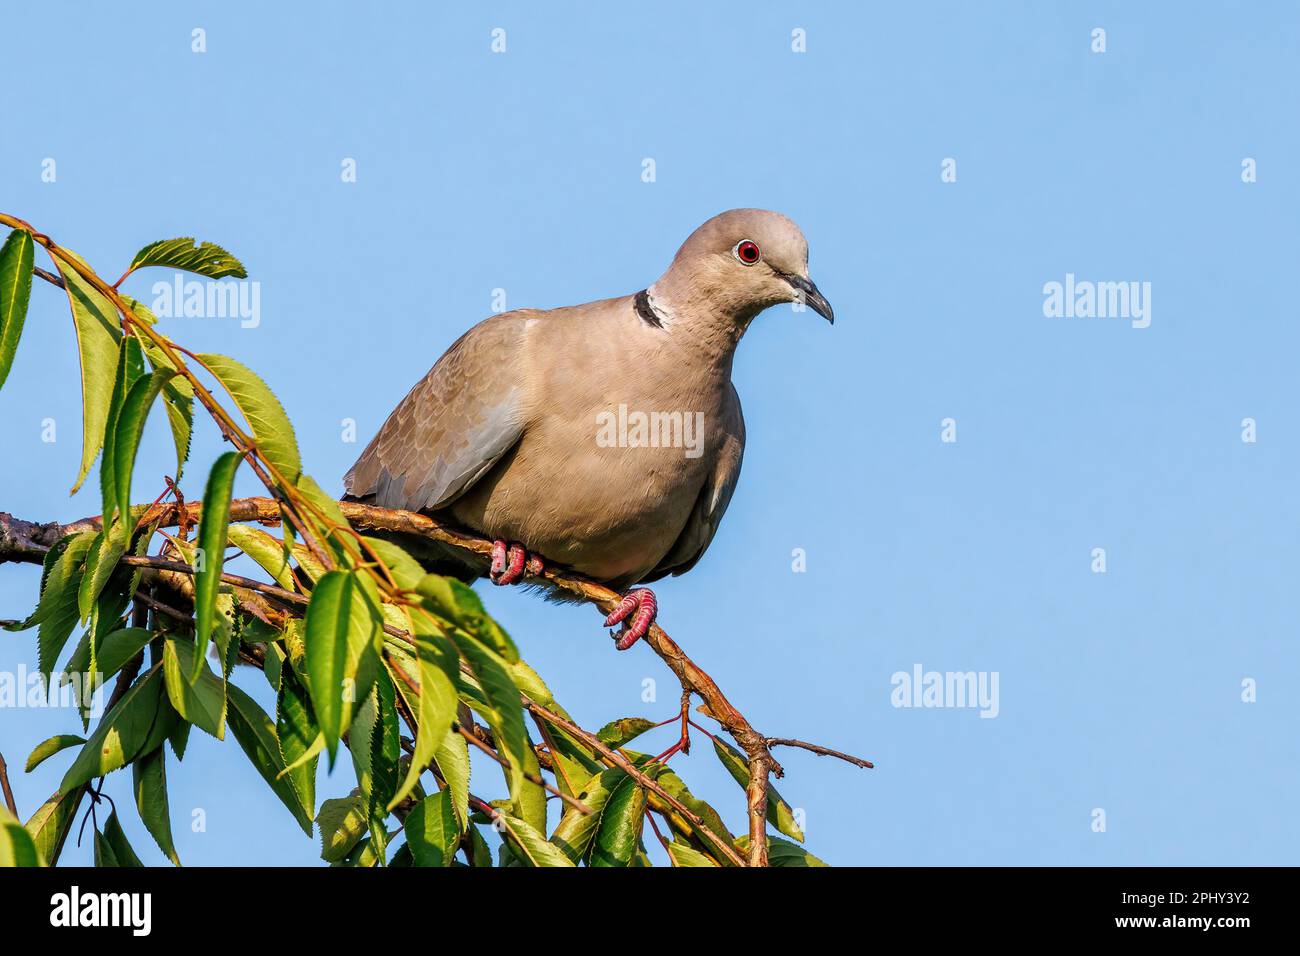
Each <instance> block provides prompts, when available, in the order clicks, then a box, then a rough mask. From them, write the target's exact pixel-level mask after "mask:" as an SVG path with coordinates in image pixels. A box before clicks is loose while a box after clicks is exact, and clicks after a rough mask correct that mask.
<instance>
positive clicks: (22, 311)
mask: <svg viewBox="0 0 1300 956" xmlns="http://www.w3.org/2000/svg"><path fill="white" fill-rule="evenodd" d="M35 255H36V252H35V248H34V247H33V245H32V234H31V233H30V232H28V231H27V230H26V229H15V230H14V231H13V232H11V233H9V238H8V239H6V240H5V244H4V246H3V247H0V387H3V386H4V383H5V379H6V378H8V377H9V369H10V368H12V367H13V364H14V353H16V352H17V351H18V340H19V338H21V337H22V334H23V323H24V322H25V321H26V320H27V302H28V299H29V298H30V297H31V294H32V266H33V265H34V264H35Z"/></svg>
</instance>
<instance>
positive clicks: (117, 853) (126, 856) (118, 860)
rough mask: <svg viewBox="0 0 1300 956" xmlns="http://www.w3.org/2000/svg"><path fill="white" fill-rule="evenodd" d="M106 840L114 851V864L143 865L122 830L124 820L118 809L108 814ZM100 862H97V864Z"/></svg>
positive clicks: (105, 826)
mask: <svg viewBox="0 0 1300 956" xmlns="http://www.w3.org/2000/svg"><path fill="white" fill-rule="evenodd" d="M103 836H104V842H105V843H107V844H108V846H109V847H110V848H111V849H112V851H113V859H114V863H113V865H114V866H121V867H142V866H144V864H143V863H141V862H140V858H139V857H138V856H136V855H135V850H133V849H131V844H130V843H128V842H127V839H126V834H125V833H124V832H123V831H122V822H121V821H120V820H118V818H117V811H116V810H114V811H113V812H112V813H110V814H109V815H108V820H107V821H106V822H105V823H104V834H103ZM98 865H99V864H98V863H97V864H96V866H98Z"/></svg>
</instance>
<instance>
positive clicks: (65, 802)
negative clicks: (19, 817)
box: [27, 787, 86, 866]
mask: <svg viewBox="0 0 1300 956" xmlns="http://www.w3.org/2000/svg"><path fill="white" fill-rule="evenodd" d="M85 792H86V791H85V790H84V789H83V788H82V787H77V788H76V789H75V790H69V791H66V792H65V791H60V792H58V793H56V794H54V796H52V797H50V798H49V799H48V800H46V801H45V802H44V803H43V804H41V806H40V807H39V808H38V809H37V811H36V812H35V813H33V814H32V818H31V819H30V820H28V821H27V832H28V833H30V834H31V835H32V840H33V842H34V843H35V844H36V852H37V854H39V856H40V858H41V861H42V863H43V864H44V865H45V866H53V865H54V864H55V863H57V862H59V854H60V853H62V852H63V844H64V841H65V840H67V838H68V831H69V830H70V829H71V828H72V821H73V820H75V819H76V817H77V808H78V807H79V806H81V798H82V796H83V795H84V794H85Z"/></svg>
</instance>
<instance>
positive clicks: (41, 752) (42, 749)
mask: <svg viewBox="0 0 1300 956" xmlns="http://www.w3.org/2000/svg"><path fill="white" fill-rule="evenodd" d="M85 742H86V738H85V737H78V736H77V735H76V734H56V735H55V736H53V737H47V738H46V739H45V740H42V741H41V742H40V743H39V744H37V745H36V746H35V747H34V748H33V749H32V752H31V753H30V754H29V755H28V757H27V766H25V767H24V768H23V772H24V773H31V772H32V771H33V770H35V769H36V768H37V767H39V766H40V765H41V764H42V763H44V762H45V761H46V760H48V759H49V758H50V757H53V756H54V755H55V754H56V753H58V752H59V751H61V750H67V749H68V748H69V747H75V746H77V744H84V743H85Z"/></svg>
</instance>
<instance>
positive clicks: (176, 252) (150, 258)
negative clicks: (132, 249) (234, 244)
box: [127, 236, 248, 279]
mask: <svg viewBox="0 0 1300 956" xmlns="http://www.w3.org/2000/svg"><path fill="white" fill-rule="evenodd" d="M146 266H163V267H164V268H168V269H181V270H183V271H185V272H193V273H196V274H197V275H201V276H207V277H208V278H209V279H224V278H226V277H227V276H234V277H235V278H236V279H247V278H248V273H247V272H246V271H245V270H244V267H243V265H242V264H241V263H240V261H239V260H238V259H236V258H235V257H234V256H232V255H231V254H230V253H228V252H227V251H226V250H225V249H222V248H221V247H220V246H218V245H217V244H216V243H212V242H197V240H195V239H193V238H191V237H189V236H186V237H184V238H181V239H160V240H159V241H158V242H151V243H149V245H147V246H145V247H144V248H143V249H141V250H140V251H139V252H137V253H136V254H135V258H134V259H132V260H131V265H130V267H129V268H128V269H127V272H134V271H135V270H136V269H143V268H145V267H146Z"/></svg>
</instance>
